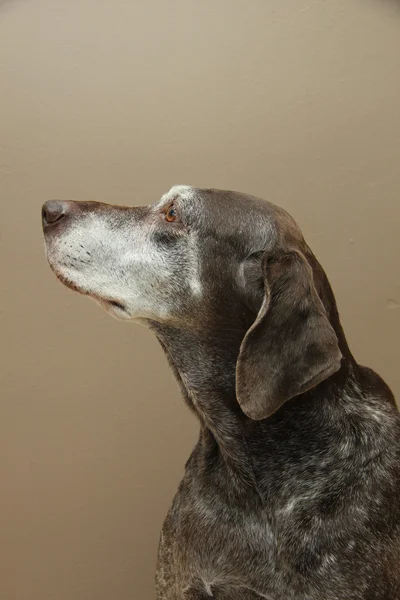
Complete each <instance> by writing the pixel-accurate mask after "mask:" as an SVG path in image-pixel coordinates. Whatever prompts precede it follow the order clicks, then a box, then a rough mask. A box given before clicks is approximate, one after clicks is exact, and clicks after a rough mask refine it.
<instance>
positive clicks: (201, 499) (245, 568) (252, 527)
mask: <svg viewBox="0 0 400 600" xmlns="http://www.w3.org/2000/svg"><path fill="white" fill-rule="evenodd" d="M275 553H276V542H275V539H274V535H273V532H272V530H271V527H270V526H269V524H268V521H267V518H266V517H265V516H263V515H262V514H261V515H260V514H257V515H256V514H254V512H252V511H250V510H248V511H246V510H243V509H241V508H240V507H239V506H238V507H235V506H232V505H228V504H226V503H224V502H223V501H222V500H221V498H220V497H219V496H218V495H217V494H215V496H214V495H213V494H210V493H209V492H208V494H207V495H203V494H201V493H199V491H198V493H197V494H195V493H193V490H191V489H189V490H184V489H182V488H181V490H180V492H179V493H178V494H177V496H176V498H175V500H174V502H173V505H172V507H171V510H170V512H169V515H168V517H167V519H166V521H165V524H164V527H163V532H162V536H161V541H160V551H159V564H158V572H157V582H158V588H159V589H162V588H164V591H163V594H164V595H161V594H160V597H161V598H164V597H166V598H169V596H168V595H166V592H165V590H166V589H169V588H170V589H171V590H172V589H174V590H175V592H176V593H177V594H178V593H180V594H182V590H185V589H186V592H185V593H186V596H184V597H185V598H186V597H187V598H191V596H190V593H189V590H190V589H192V588H193V589H196V590H200V589H202V593H203V594H204V598H207V596H208V597H212V594H213V590H215V589H219V588H221V589H227V588H229V587H230V586H233V588H235V587H236V586H241V584H243V583H246V585H248V589H247V590H246V594H245V593H244V588H243V589H242V592H241V595H240V598H241V599H243V600H247V598H249V600H250V599H251V600H253V599H254V600H256V599H257V600H258V598H270V596H266V595H265V594H264V592H263V591H262V592H261V594H260V595H259V594H258V593H257V590H258V589H259V585H260V581H259V578H260V572H262V573H264V575H265V576H267V578H268V573H267V571H269V570H270V571H271V573H270V575H272V571H273V565H274V563H275ZM175 592H174V593H175ZM230 593H231V595H232V593H233V591H231V592H230ZM238 593H239V592H238ZM193 597H194V598H196V599H197V597H201V598H203V596H196V595H195V596H193ZM218 597H219V596H218ZM222 597H223V596H222ZM232 597H233V596H232ZM171 598H175V596H174V595H173V593H172V595H171ZM229 598H231V596H229Z"/></svg>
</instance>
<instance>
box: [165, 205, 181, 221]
mask: <svg viewBox="0 0 400 600" xmlns="http://www.w3.org/2000/svg"><path fill="white" fill-rule="evenodd" d="M165 220H166V221H168V223H173V222H174V221H177V220H178V212H177V210H176V208H175V207H174V206H170V207H169V209H168V210H167V212H166V213H165Z"/></svg>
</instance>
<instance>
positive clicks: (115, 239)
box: [42, 186, 341, 419]
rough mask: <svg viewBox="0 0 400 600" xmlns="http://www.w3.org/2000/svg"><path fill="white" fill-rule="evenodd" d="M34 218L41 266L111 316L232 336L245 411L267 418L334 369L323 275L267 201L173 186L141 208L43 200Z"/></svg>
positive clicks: (334, 344)
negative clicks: (39, 227) (42, 252)
mask: <svg viewBox="0 0 400 600" xmlns="http://www.w3.org/2000/svg"><path fill="white" fill-rule="evenodd" d="M42 215H43V230H44V234H45V241H46V251H47V257H48V260H49V263H50V266H51V268H52V269H53V271H54V272H55V273H56V275H57V276H58V278H59V279H60V280H61V281H62V282H63V283H64V284H65V285H67V286H69V287H71V288H72V289H74V290H75V291H78V292H80V293H82V294H86V295H88V296H90V297H92V298H94V299H95V300H97V301H98V302H99V303H100V304H101V305H102V306H103V307H104V308H106V310H108V311H109V312H110V313H111V314H112V315H114V316H116V317H119V318H121V319H132V320H141V321H143V320H144V321H148V322H156V323H159V324H169V325H172V326H174V327H177V328H186V329H191V330H193V331H195V330H200V329H201V330H203V331H204V330H208V331H209V332H210V335H212V332H213V331H216V330H219V331H221V330H222V329H223V328H224V327H225V328H226V329H232V330H235V331H236V332H238V336H239V338H240V347H239V348H238V357H237V364H236V389H237V397H238V401H239V403H240V405H241V407H242V409H243V411H244V412H245V413H246V414H247V415H248V416H250V417H252V418H255V419H260V418H264V417H266V416H268V415H270V414H271V413H273V412H275V411H276V410H277V409H278V408H279V406H280V405H281V404H282V403H283V402H285V401H286V400H288V399H289V398H292V397H294V396H297V395H299V394H301V393H303V392H305V391H307V390H309V389H311V388H312V387H314V386H316V385H318V384H319V383H320V382H322V381H323V380H324V379H326V378H328V377H329V376H330V375H332V374H333V373H334V372H336V371H337V370H338V369H339V368H340V360H341V353H340V351H339V347H338V340H337V337H336V334H335V331H334V329H333V327H332V325H331V323H330V320H329V318H328V314H327V311H326V307H325V306H324V302H323V296H322V294H321V292H320V289H321V280H320V279H321V277H325V276H324V274H323V271H322V270H321V269H315V268H312V267H311V266H310V264H311V265H314V264H318V263H316V261H315V259H314V257H313V255H312V254H311V252H310V251H309V249H308V247H307V245H306V244H305V242H304V240H303V237H302V234H301V232H300V230H299V228H298V227H297V225H296V223H295V222H294V221H293V219H292V218H291V217H290V216H289V215H288V214H287V213H286V212H285V211H283V210H282V209H280V208H279V207H277V206H274V205H272V204H270V203H268V202H264V201H262V200H259V199H258V198H254V197H252V196H244V195H242V194H238V193H235V192H223V191H217V190H199V189H194V188H191V187H186V186H176V187H173V188H172V189H171V190H170V191H169V192H168V193H167V194H165V195H164V196H163V197H162V198H161V200H160V201H159V202H157V203H156V204H154V205H152V206H149V207H146V208H137V207H133V208H132V207H120V206H110V205H106V204H101V203H97V202H61V201H54V200H53V201H49V202H46V204H45V205H44V206H43V213H42ZM317 279H319V280H317ZM249 314H251V315H252V318H250V322H249V318H248V315H249Z"/></svg>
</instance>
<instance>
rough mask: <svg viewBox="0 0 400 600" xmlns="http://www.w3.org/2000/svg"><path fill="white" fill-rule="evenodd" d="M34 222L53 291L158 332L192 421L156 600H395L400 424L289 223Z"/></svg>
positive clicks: (267, 219)
mask: <svg viewBox="0 0 400 600" xmlns="http://www.w3.org/2000/svg"><path fill="white" fill-rule="evenodd" d="M42 220H43V230H44V237H45V246H46V253H47V258H48V261H49V263H50V266H51V268H52V269H53V271H54V272H55V274H56V275H57V277H58V278H59V279H60V280H61V281H62V282H63V283H64V284H65V285H67V286H68V287H70V288H72V289H73V290H75V291H77V292H79V293H81V294H85V295H87V296H89V297H91V298H93V299H94V300H96V301H97V302H99V303H100V304H101V305H102V306H103V307H104V308H105V309H106V310H107V311H108V312H109V313H110V314H111V315H113V316H115V317H117V318H119V319H126V320H135V321H138V322H141V323H144V324H145V325H147V326H148V327H149V328H150V329H151V330H152V331H153V332H154V333H155V335H156V336H157V338H158V340H159V342H160V344H161V346H162V348H163V350H164V352H165V354H166V356H167V359H168V361H169V363H170V365H171V368H172V370H173V372H174V374H175V377H176V379H177V381H178V383H179V386H180V389H181V391H182V395H183V398H184V400H185V401H186V403H187V405H188V406H189V407H190V409H191V410H192V411H193V412H194V413H195V414H196V415H197V417H198V420H199V423H200V434H199V440H198V442H197V444H196V446H195V448H194V450H193V452H192V454H191V456H190V458H189V460H188V461H187V463H186V468H185V474H184V477H183V480H182V482H181V484H180V486H179V489H178V492H177V494H176V496H175V498H174V500H173V503H172V506H171V508H170V511H169V513H168V515H167V517H166V520H165V522H164V526H163V529H162V533H161V538H160V544H159V556H158V566H157V570H156V591H157V598H158V600H209V599H210V598H213V599H215V600H261V599H263V600H399V599H400V416H399V413H398V411H397V408H396V404H395V400H394V397H393V394H392V392H391V391H390V389H389V387H388V386H387V385H386V383H385V382H384V381H383V380H382V379H381V377H380V376H379V375H377V374H376V373H375V372H374V371H372V370H371V369H369V368H366V367H363V366H360V365H358V364H357V362H356V360H355V359H354V357H353V355H352V354H351V352H350V350H349V347H348V345H347V342H346V338H345V335H344V332H343V329H342V326H341V323H340V320H339V315H338V311H337V306H336V302H335V298H334V295H333V292H332V289H331V287H330V284H329V282H328V279H327V277H326V275H325V273H324V271H323V269H322V267H321V266H320V264H319V262H318V261H317V259H316V257H315V256H314V254H313V253H312V251H311V250H310V248H309V247H308V245H307V244H306V242H305V241H304V238H303V235H302V233H301V231H300V229H299V227H298V226H297V224H296V223H295V221H294V220H293V219H292V218H291V217H290V216H289V214H288V213H286V212H285V211H284V210H283V209H281V208H279V207H277V206H275V205H273V204H271V203H269V202H266V201H264V200H261V199H259V198H255V197H253V196H249V195H244V194H241V193H237V192H230V191H221V190H213V189H195V188H192V187H189V186H174V187H173V188H172V189H171V190H170V191H169V192H168V193H167V194H165V195H164V196H163V197H162V198H161V200H160V201H158V202H156V203H155V204H154V205H151V206H149V207H145V208H138V207H123V206H111V205H107V204H102V203H97V202H72V201H57V200H50V201H48V202H46V203H45V204H44V206H43V209H42Z"/></svg>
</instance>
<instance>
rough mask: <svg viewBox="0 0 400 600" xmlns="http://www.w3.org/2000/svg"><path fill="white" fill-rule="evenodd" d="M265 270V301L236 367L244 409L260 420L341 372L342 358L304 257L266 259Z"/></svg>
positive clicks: (289, 255)
mask: <svg viewBox="0 0 400 600" xmlns="http://www.w3.org/2000/svg"><path fill="white" fill-rule="evenodd" d="M262 269H263V278H264V300H263V303H262V306H261V308H260V311H259V313H258V315H257V318H256V320H255V322H254V323H253V325H252V326H251V327H250V329H249V331H248V332H247V333H246V335H245V337H244V340H243V342H242V345H241V348H240V353H239V358H238V362H237V367H236V393H237V398H238V401H239V404H240V406H241V408H242V410H243V412H244V413H245V414H246V415H247V416H249V417H250V418H252V419H257V420H259V419H264V418H266V417H268V416H269V415H271V414H273V413H274V412H275V411H277V410H278V408H279V407H280V406H281V405H282V404H283V403H284V402H286V401H287V400H289V399H291V398H294V397H295V396H298V395H299V394H302V393H304V392H306V391H308V390H310V389H311V388H313V387H315V386H316V385H318V384H319V383H321V382H322V381H323V380H325V379H327V378H328V377H329V376H330V375H332V374H333V373H335V372H336V371H338V370H339V368H340V362H341V356H342V355H341V353H340V350H339V346H338V340H337V337H336V334H335V331H334V329H333V327H332V325H331V324H330V322H329V319H328V317H327V313H326V311H325V308H324V305H323V304H322V301H321V299H320V297H319V296H318V293H317V291H316V289H315V286H314V281H313V273H312V269H311V267H310V265H309V264H308V262H307V260H306V258H305V257H304V255H303V254H301V253H300V252H298V251H297V250H294V251H291V252H287V253H281V254H280V255H278V256H273V257H268V256H265V257H264V259H263V261H262Z"/></svg>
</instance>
